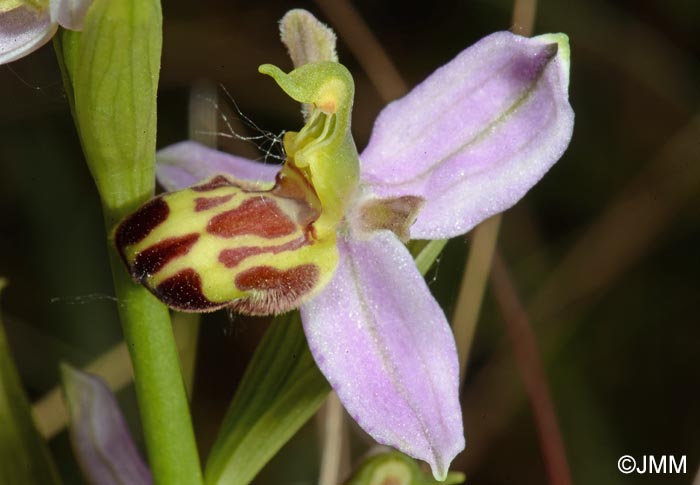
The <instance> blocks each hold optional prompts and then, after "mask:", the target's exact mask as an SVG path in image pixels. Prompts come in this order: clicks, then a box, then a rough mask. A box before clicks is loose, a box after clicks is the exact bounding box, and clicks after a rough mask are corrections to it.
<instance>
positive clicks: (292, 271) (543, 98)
mask: <svg viewBox="0 0 700 485" xmlns="http://www.w3.org/2000/svg"><path fill="white" fill-rule="evenodd" d="M260 72H262V73H264V74H267V75H269V76H271V77H272V78H273V79H274V80H275V81H276V82H277V84H278V85H279V86H280V87H281V88H282V89H283V90H284V91H285V92H286V93H287V94H288V95H289V96H290V97H292V98H293V99H294V100H296V101H298V102H300V103H305V104H306V106H310V111H309V113H308V118H307V122H306V124H305V125H304V127H303V128H302V129H301V130H300V131H299V132H287V133H286V134H285V136H284V140H283V144H284V149H285V153H286V161H285V162H284V165H282V167H281V168H280V167H278V166H271V165H264V164H260V163H257V162H253V161H250V160H246V159H243V158H239V157H235V156H232V155H228V154H224V153H221V152H217V151H215V150H212V149H209V148H206V147H204V146H201V145H198V144H196V143H194V142H183V143H179V144H176V145H173V146H170V147H167V148H165V149H164V150H162V151H160V152H159V153H158V167H157V174H158V180H159V182H160V183H161V184H162V185H163V186H164V187H165V188H166V189H167V190H169V191H171V192H168V193H166V194H164V195H161V196H158V197H156V198H154V199H152V200H151V201H150V202H148V203H147V204H146V205H144V206H143V207H141V208H140V209H139V210H137V211H136V212H135V213H134V214H132V215H131V216H129V217H128V218H126V219H125V220H124V221H123V222H122V223H121V224H120V225H119V226H118V227H117V229H116V231H115V234H114V238H115V244H116V246H117V249H118V250H119V252H120V254H121V256H122V259H123V260H124V262H125V264H126V265H127V267H128V269H129V272H130V273H131V275H132V276H133V277H134V278H135V279H136V280H138V281H140V282H141V283H143V284H144V285H145V286H146V287H148V288H149V289H150V290H151V291H152V292H153V293H154V294H155V295H156V296H157V297H158V298H160V299H161V300H163V301H164V302H165V303H167V304H168V305H169V306H171V307H172V308H175V309H178V310H182V311H196V312H201V311H211V310H215V309H217V308H223V307H227V308H231V309H233V310H235V311H237V312H241V313H245V314H251V315H264V314H276V313H281V312H285V311H288V310H291V309H293V308H297V307H299V308H300V311H301V315H302V320H303V325H304V330H305V333H306V336H307V339H308V343H309V347H310V349H311V351H312V353H313V355H314V358H315V360H316V363H317V364H318V366H319V368H320V369H321V371H322V372H323V373H324V375H325V376H326V377H327V379H328V381H329V382H330V384H331V385H332V387H333V388H334V390H335V391H336V392H337V394H338V396H339V398H340V399H341V401H342V402H343V404H344V406H345V408H346V409H347V411H348V412H349V413H350V415H351V416H352V417H353V418H354V419H355V421H357V423H358V424H359V425H360V426H361V427H362V428H363V429H364V430H365V431H367V432H368V433H369V434H370V435H371V436H372V437H374V439H376V440H377V441H378V442H380V443H383V444H387V445H390V446H393V447H395V448H398V449H399V450H401V451H403V452H405V453H406V454H408V455H411V456H413V457H415V458H419V459H422V460H425V461H427V462H428V463H429V464H430V466H431V467H432V470H433V474H434V475H435V477H436V478H437V479H444V477H445V476H446V473H447V470H448V467H449V464H450V462H451V461H452V459H453V458H454V457H455V456H456V455H457V453H459V452H460V451H461V450H462V449H463V448H464V433H463V425H462V414H461V408H460V403H459V396H458V389H459V376H458V373H459V371H458V361H457V354H456V349H455V342H454V337H453V335H452V332H451V329H450V326H449V324H448V322H447V319H446V318H445V315H444V313H443V311H442V310H441V308H440V306H439V305H438V303H437V302H436V301H435V299H434V298H433V296H432V295H431V293H430V291H429V289H428V286H427V285H426V283H425V280H424V279H423V277H422V276H421V274H420V273H419V272H418V270H417V269H416V267H415V264H414V262H413V259H412V257H411V254H410V253H409V251H408V250H407V249H406V247H405V246H404V243H403V241H406V240H408V239H444V238H449V237H453V236H457V235H460V234H464V233H466V232H467V231H469V230H470V229H471V228H472V227H474V226H475V225H476V224H478V223H479V222H481V221H483V220H484V219H486V218H488V217H489V216H491V215H494V214H496V213H499V212H501V211H503V210H505V209H507V208H509V207H510V206H512V205H513V204H515V203H516V202H517V201H518V200H519V199H520V198H521V197H523V195H524V194H525V193H526V192H527V191H528V190H529V189H530V187H532V186H533V185H534V184H535V183H536V182H537V181H538V180H539V179H540V178H541V177H542V176H543V175H544V174H545V172H547V170H548V169H549V168H550V167H551V166H552V165H553V164H554V163H555V162H556V161H557V160H558V159H559V157H560V156H561V155H562V153H563V152H564V150H565V149H566V147H567V145H568V143H569V140H570V138H571V133H572V129H573V118H574V117H573V112H572V109H571V107H570V105H569V103H568V94H567V90H568V83H569V73H568V72H569V47H568V40H567V38H566V36H565V35H563V34H549V35H542V36H539V37H534V38H531V39H528V38H524V37H519V36H517V35H514V34H511V33H508V32H499V33H495V34H492V35H490V36H488V37H486V38H484V39H482V40H481V41H479V42H477V43H476V44H475V45H473V46H472V47H470V48H468V49H466V50H465V51H463V52H462V53H460V54H459V55H458V56H457V57H456V58H455V59H454V60H452V61H451V62H449V63H448V64H446V65H445V66H443V67H441V68H440V69H438V70H437V71H436V72H435V73H433V74H432V75H431V76H430V77H428V78H427V79H426V80H425V81H424V82H422V83H421V84H420V85H418V86H417V87H416V88H414V89H413V90H412V91H411V92H410V93H409V94H408V95H407V96H405V97H404V98H402V99H399V100H397V101H394V102H392V103H391V104H389V105H388V106H387V107H386V108H385V109H384V110H383V111H382V112H381V114H380V115H379V117H378V119H377V121H376V123H375V125H374V130H373V132H372V135H371V138H370V141H369V144H368V146H367V147H366V148H365V150H364V151H363V152H362V154H361V155H360V156H358V154H357V151H356V149H355V144H354V142H353V139H352V137H351V134H350V118H351V108H352V101H353V93H354V86H353V81H352V77H351V76H350V74H349V72H348V71H347V70H346V69H345V68H344V67H343V66H342V65H341V64H338V63H337V62H331V61H325V62H317V63H310V64H305V65H302V66H299V67H297V68H296V69H295V70H293V71H292V72H290V73H289V74H285V73H284V72H282V71H281V70H280V69H278V68H276V67H274V66H271V65H263V66H261V67H260ZM187 187H189V188H187Z"/></svg>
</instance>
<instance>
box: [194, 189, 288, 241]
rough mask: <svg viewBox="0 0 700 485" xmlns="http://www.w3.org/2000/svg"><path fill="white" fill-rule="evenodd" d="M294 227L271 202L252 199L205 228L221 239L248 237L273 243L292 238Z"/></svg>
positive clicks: (219, 216)
mask: <svg viewBox="0 0 700 485" xmlns="http://www.w3.org/2000/svg"><path fill="white" fill-rule="evenodd" d="M296 227H297V226H296V224H295V223H294V222H293V221H292V220H291V219H289V217H288V216H287V214H285V213H284V212H283V211H282V209H280V208H279V206H278V205H277V202H276V201H275V200H274V199H272V198H270V197H264V196H260V197H258V196H255V197H252V198H250V199H247V200H245V201H244V202H243V203H242V204H241V205H239V206H238V207H236V208H235V209H231V210H229V211H226V212H222V213H221V214H218V215H217V216H214V217H213V218H212V219H211V220H210V221H209V224H207V232H209V233H211V234H215V235H217V236H221V237H235V236H242V235H244V234H250V235H254V236H261V237H264V238H269V239H272V238H276V237H281V236H287V235H289V234H292V233H293V232H294V231H295V230H296Z"/></svg>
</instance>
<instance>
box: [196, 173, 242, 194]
mask: <svg viewBox="0 0 700 485" xmlns="http://www.w3.org/2000/svg"><path fill="white" fill-rule="evenodd" d="M230 186H235V184H233V183H232V182H231V181H230V180H229V179H228V178H226V177H225V176H223V175H217V176H216V177H214V178H212V179H210V180H208V181H206V182H204V183H203V184H201V185H195V186H194V187H192V190H194V191H195V192H208V191H210V190H214V189H218V188H219V187H230Z"/></svg>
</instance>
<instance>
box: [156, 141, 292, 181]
mask: <svg viewBox="0 0 700 485" xmlns="http://www.w3.org/2000/svg"><path fill="white" fill-rule="evenodd" d="M280 168H281V166H279V165H271V164H264V163H261V162H254V161H253V160H248V159H247V158H242V157H236V156H234V155H229V154H228V153H224V152H220V151H218V150H214V149H212V148H208V147H206V146H204V145H201V144H199V143H197V142H194V141H183V142H180V143H176V144H174V145H170V146H168V147H165V148H163V149H162V150H159V151H158V152H157V153H156V177H157V178H158V182H159V183H160V184H161V185H162V186H163V187H165V189H166V190H168V191H173V190H180V189H184V188H186V187H189V186H191V185H194V184H196V183H197V182H199V181H201V180H204V179H205V178H208V177H211V176H213V175H217V174H224V175H231V176H233V177H235V178H237V179H242V180H246V181H250V182H260V183H272V182H274V181H275V175H277V172H279V170H280Z"/></svg>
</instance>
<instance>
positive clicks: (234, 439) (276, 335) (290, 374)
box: [205, 312, 331, 485]
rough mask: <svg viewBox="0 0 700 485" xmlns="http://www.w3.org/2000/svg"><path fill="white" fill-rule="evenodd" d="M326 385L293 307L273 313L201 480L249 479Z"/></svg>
mask: <svg viewBox="0 0 700 485" xmlns="http://www.w3.org/2000/svg"><path fill="white" fill-rule="evenodd" d="M330 390H331V388H330V386H329V385H328V383H327V382H326V379H325V377H323V375H322V374H321V372H320V371H319V370H318V367H316V364H315V363H314V361H313V358H312V356H311V352H310V351H309V347H308V346H307V344H306V337H305V336H304V331H303V329H302V327H301V320H300V317H299V313H298V312H293V313H287V314H285V315H282V316H280V317H277V318H275V319H274V320H273V321H272V324H271V325H270V328H269V329H268V330H267V332H266V333H265V336H264V337H263V340H262V342H260V345H259V346H258V349H257V350H256V352H255V355H254V356H253V359H252V360H251V362H250V364H249V365H248V369H247V370H246V373H245V375H244V377H243V381H242V382H241V384H240V386H239V387H238V390H237V391H236V395H235V396H234V398H233V402H232V403H231V407H230V408H229V410H228V413H227V415H226V418H225V419H224V423H223V425H222V427H221V430H220V431H219V436H218V437H217V440H216V442H215V443H214V447H213V448H212V452H211V454H210V455H209V460H208V462H207V466H206V471H205V483H207V484H222V485H223V484H225V485H238V484H247V483H250V481H251V480H252V479H253V477H255V475H256V474H257V473H258V472H259V471H260V469H262V467H263V466H264V465H265V464H266V463H267V462H268V461H269V460H270V458H272V457H273V456H274V455H275V453H277V451H278V450H279V449H280V448H281V447H282V445H284V444H285V443H286V442H287V441H288V440H289V439H290V438H291V437H292V435H294V433H295V432H296V431H297V430H298V429H299V428H301V426H302V425H303V424H304V423H305V422H306V421H307V420H308V419H309V418H310V417H311V416H313V414H314V413H315V412H316V411H317V410H318V408H319V407H320V406H321V404H322V403H323V401H324V400H325V399H326V396H327V395H328V393H329V392H330Z"/></svg>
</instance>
